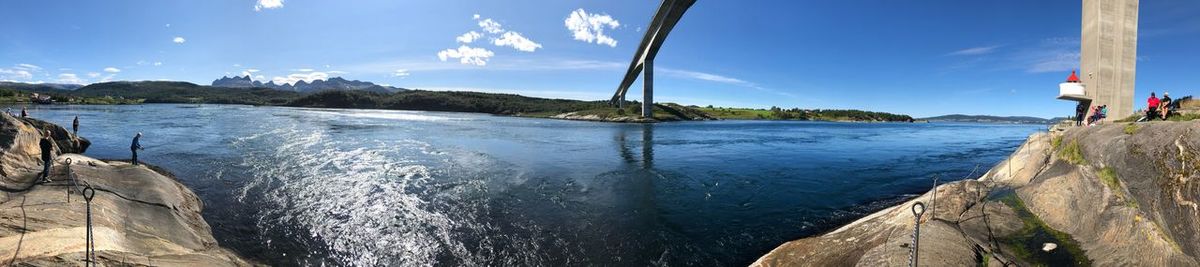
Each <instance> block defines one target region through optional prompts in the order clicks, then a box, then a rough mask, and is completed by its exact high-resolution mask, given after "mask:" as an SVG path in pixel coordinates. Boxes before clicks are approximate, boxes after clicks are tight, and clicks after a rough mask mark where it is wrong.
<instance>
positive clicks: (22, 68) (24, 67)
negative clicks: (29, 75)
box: [15, 63, 42, 71]
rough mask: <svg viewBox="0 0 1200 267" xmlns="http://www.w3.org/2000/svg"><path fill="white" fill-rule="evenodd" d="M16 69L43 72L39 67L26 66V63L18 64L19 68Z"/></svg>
mask: <svg viewBox="0 0 1200 267" xmlns="http://www.w3.org/2000/svg"><path fill="white" fill-rule="evenodd" d="M15 68H16V69H19V70H28V71H39V70H42V67H38V66H37V65H33V64H26V63H21V64H17V66H16V67H15Z"/></svg>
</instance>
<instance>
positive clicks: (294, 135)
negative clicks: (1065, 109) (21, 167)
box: [18, 105, 1044, 266]
mask: <svg viewBox="0 0 1200 267" xmlns="http://www.w3.org/2000/svg"><path fill="white" fill-rule="evenodd" d="M18 110H19V108H18ZM30 112H31V114H32V116H34V117H38V118H43V119H48V120H50V121H52V122H55V123H58V124H60V125H69V124H70V121H71V118H72V117H73V116H75V115H79V116H80V117H81V120H82V126H81V130H80V134H81V135H83V136H84V137H87V138H89V139H91V140H92V142H93V146H92V148H91V149H90V150H89V151H88V154H89V155H90V156H93V157H96V158H121V159H126V158H128V157H129V155H128V153H129V151H128V149H127V147H128V145H129V141H130V138H132V136H133V135H134V134H135V133H137V132H139V131H140V132H143V133H144V134H145V137H143V138H142V144H143V145H144V146H145V147H146V150H145V152H144V153H142V155H139V156H140V158H142V159H143V160H145V161H146V162H148V163H151V164H155V165H160V166H163V167H166V168H167V169H170V170H172V171H174V172H175V174H177V176H178V177H179V178H180V179H181V180H182V181H183V182H184V183H185V184H187V185H188V186H189V187H191V188H192V189H193V190H195V191H196V192H197V193H198V194H199V195H200V197H201V198H202V199H203V200H204V202H205V210H204V217H205V219H207V220H208V222H209V223H210V224H211V225H212V228H213V232H214V234H215V235H216V237H217V239H218V241H219V242H220V243H221V244H222V245H223V246H226V247H230V248H232V249H233V250H235V251H237V252H238V253H240V254H242V255H244V256H247V257H250V258H252V259H255V260H258V261H262V262H265V263H268V264H273V265H320V264H333V265H360V266H373V265H484V266H497V265H499V266H510V265H521V266H526V265H546V266H562V265H568V264H571V265H577V264H584V265H650V264H665V265H745V264H748V263H750V262H752V261H754V260H755V259H756V258H757V257H758V256H760V255H762V254H763V253H765V252H767V251H769V250H770V249H771V248H774V247H775V246H777V245H779V244H781V243H782V242H785V241H788V240H792V239H796V238H799V237H804V236H809V235H813V234H818V233H820V232H822V231H828V230H830V229H832V228H834V227H836V226H838V225H839V224H841V223H846V222H848V221H850V220H853V219H855V218H858V217H861V216H863V215H865V214H866V213H869V212H871V211H874V210H878V209H880V208H882V207H884V206H886V205H890V204H893V203H896V202H897V201H899V200H901V199H904V198H905V197H911V196H912V194H915V193H919V192H923V191H925V190H927V189H928V188H929V187H930V186H931V185H932V179H931V178H932V177H934V176H940V177H942V178H941V180H943V181H945V180H955V179H962V178H967V177H971V178H973V177H972V176H978V175H979V174H980V173H982V172H984V171H986V170H987V169H988V168H990V167H991V166H992V165H993V164H995V163H996V162H998V161H1000V160H1002V159H1003V157H1005V156H1007V155H1008V154H1010V153H1012V152H1013V151H1014V150H1015V149H1016V147H1017V146H1018V145H1019V144H1020V143H1021V142H1022V141H1023V140H1024V138H1025V137H1026V136H1027V135H1029V134H1030V133H1033V132H1035V131H1038V130H1039V129H1043V128H1044V127H1043V126H1035V125H1015V126H1013V125H980V124H936V123H934V124H865V123H823V122H757V121H720V122H694V123H693V122H686V123H663V124H656V125H637V124H606V123H592V122H575V121H559V120H545V119H527V118H512V117H497V116H488V115H480V114H464V113H440V112H417V111H379V110H334V109H296V108H279V107H250V106H225V105H137V106H51V107H46V106H42V107H38V108H36V109H32V110H31V111H30ZM977 167H978V168H979V170H978V171H977V172H975V174H972V171H973V170H974V169H976V168H977Z"/></svg>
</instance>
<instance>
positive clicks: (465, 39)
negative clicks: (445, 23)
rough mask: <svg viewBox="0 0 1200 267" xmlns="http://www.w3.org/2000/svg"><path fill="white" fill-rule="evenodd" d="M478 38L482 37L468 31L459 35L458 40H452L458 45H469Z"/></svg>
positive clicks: (479, 34)
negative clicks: (456, 41)
mask: <svg viewBox="0 0 1200 267" xmlns="http://www.w3.org/2000/svg"><path fill="white" fill-rule="evenodd" d="M479 37H483V34H481V33H479V32H476V31H469V32H467V33H464V34H462V35H459V36H458V38H454V39H455V40H458V42H459V43H464V44H469V43H471V42H474V41H475V40H476V39H479Z"/></svg>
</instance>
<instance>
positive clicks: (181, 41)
mask: <svg viewBox="0 0 1200 267" xmlns="http://www.w3.org/2000/svg"><path fill="white" fill-rule="evenodd" d="M171 41H172V42H175V43H177V44H182V43H183V42H187V40H186V39H183V37H179V36H175V39H171Z"/></svg>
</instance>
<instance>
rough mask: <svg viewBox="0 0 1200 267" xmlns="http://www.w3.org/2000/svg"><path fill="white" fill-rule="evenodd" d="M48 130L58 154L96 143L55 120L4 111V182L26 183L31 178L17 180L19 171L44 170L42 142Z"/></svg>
mask: <svg viewBox="0 0 1200 267" xmlns="http://www.w3.org/2000/svg"><path fill="white" fill-rule="evenodd" d="M46 130H49V131H50V133H51V138H52V139H54V143H55V145H54V148H53V153H54V155H61V154H63V153H83V152H85V151H87V148H88V146H90V145H91V144H92V142H90V141H88V140H87V139H84V138H81V137H78V136H75V135H74V134H72V133H71V132H70V131H68V130H67V129H64V128H63V127H60V126H58V125H55V124H53V123H48V122H45V121H41V120H38V119H33V118H17V117H13V116H11V115H9V114H7V113H0V186H3V187H12V186H13V185H15V184H23V183H25V182H28V181H18V180H15V179H16V178H18V176H19V174H22V173H27V172H40V171H41V165H42V162H41V153H42V151H41V147H39V146H38V143H39V142H40V141H41V138H42V137H43V136H45V132H46Z"/></svg>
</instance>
